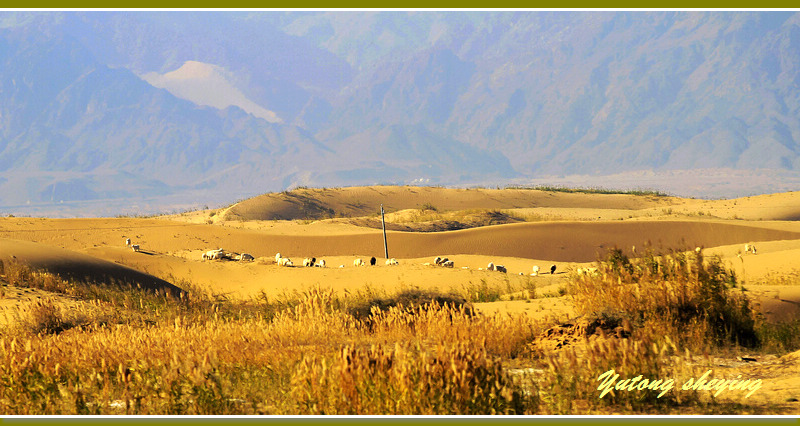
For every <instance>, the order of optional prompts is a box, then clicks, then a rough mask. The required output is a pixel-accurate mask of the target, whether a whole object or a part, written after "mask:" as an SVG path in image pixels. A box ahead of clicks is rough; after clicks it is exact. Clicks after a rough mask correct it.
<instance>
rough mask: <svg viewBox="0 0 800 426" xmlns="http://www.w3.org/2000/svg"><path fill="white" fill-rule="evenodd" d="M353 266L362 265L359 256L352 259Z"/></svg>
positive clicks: (362, 262)
mask: <svg viewBox="0 0 800 426" xmlns="http://www.w3.org/2000/svg"><path fill="white" fill-rule="evenodd" d="M353 266H364V261H363V260H362V259H361V258H360V257H359V258H358V259H356V260H354V261H353Z"/></svg>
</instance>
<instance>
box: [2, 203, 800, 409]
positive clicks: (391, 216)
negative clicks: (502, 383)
mask: <svg viewBox="0 0 800 426" xmlns="http://www.w3.org/2000/svg"><path fill="white" fill-rule="evenodd" d="M380 204H384V208H385V209H386V211H387V219H388V220H389V221H391V222H393V223H401V222H403V221H404V220H405V221H407V222H413V221H414V220H415V219H414V217H419V215H417V216H414V215H413V214H412V213H413V211H419V209H421V208H428V209H430V208H431V207H433V208H434V209H435V212H437V213H439V214H444V213H445V212H458V211H463V210H475V209H489V210H503V211H505V212H511V213H514V214H516V215H518V217H521V218H523V219H524V218H525V217H528V218H529V219H530V221H519V222H517V223H506V224H499V225H492V226H481V227H473V228H471V229H460V230H454V231H443V232H398V231H390V232H388V234H387V242H388V248H389V257H391V258H396V259H397V260H398V261H399V265H397V266H387V265H385V264H384V261H385V260H386V259H385V256H384V247H383V236H382V233H381V231H380V229H375V228H370V227H361V226H356V225H354V224H353V223H351V222H348V220H349V219H350V218H354V217H359V216H367V217H370V218H373V219H375V218H379V215H378V214H377V213H378V212H379V208H380V207H379V206H380ZM456 214H457V213H456ZM798 219H800V193H799V192H792V193H782V194H769V195H762V196H754V197H746V198H740V199H734V200H696V199H682V198H678V197H658V196H653V195H641V196H636V195H627V194H587V193H562V192H545V191H533V190H495V189H469V190H468V189H447V188H414V187H362V188H342V189H331V190H322V189H302V190H298V191H296V192H293V193H280V194H267V195H264V196H261V197H256V198H253V199H250V200H245V201H243V202H241V203H238V204H235V205H233V206H230V207H227V208H223V209H215V210H207V211H199V212H190V213H185V214H182V215H171V216H163V217H150V218H131V217H122V218H96V219H46V218H25V217H23V218H17V217H7V218H0V259H3V260H8V259H12V258H14V259H16V261H19V262H22V263H28V264H30V265H32V266H34V267H36V268H40V269H44V270H48V271H51V272H55V273H59V274H65V275H69V276H71V277H73V278H78V279H82V278H83V279H87V280H89V281H103V280H108V279H112V278H113V279H114V280H121V281H126V280H127V281H131V282H139V283H142V285H146V286H148V287H158V288H170V289H172V288H173V287H172V285H173V284H176V285H178V286H180V283H181V282H191V283H194V284H195V285H197V286H200V287H203V288H206V289H208V290H210V291H211V292H214V293H218V294H225V295H227V296H228V297H234V298H242V299H247V298H252V297H258V296H263V295H266V296H267V297H281V295H284V294H291V293H293V292H298V291H302V290H304V289H308V288H311V287H313V286H322V287H326V288H332V289H334V290H336V291H349V292H358V291H364V290H365V289H370V290H371V291H374V292H377V293H381V292H383V293H387V294H390V293H393V292H395V291H397V290H401V289H409V288H423V289H437V290H439V291H444V292H446V291H450V290H460V289H466V288H471V287H473V286H475V285H477V284H480V283H482V282H486V283H488V284H489V285H491V286H503V285H505V286H507V287H508V288H509V289H520V288H531V287H535V289H536V290H535V296H536V297H532V296H533V295H531V294H527V295H520V294H508V295H506V296H505V297H504V298H503V300H500V301H497V302H492V303H480V304H478V305H477V308H478V310H480V311H483V312H487V313H494V312H500V313H508V314H518V313H525V314H529V315H534V316H537V317H545V316H552V317H570V316H571V315H572V311H571V305H570V300H569V297H568V296H561V295H560V293H559V291H560V290H563V286H564V285H565V283H566V280H567V277H568V276H569V273H570V272H572V271H574V270H575V269H576V268H578V267H584V266H589V265H590V264H591V263H592V262H594V261H595V260H596V259H597V257H598V255H599V254H600V253H602V252H603V251H604V250H605V249H608V248H612V247H618V248H620V249H622V250H623V251H624V252H626V253H627V254H629V255H632V256H636V255H637V253H642V251H643V250H645V249H647V248H648V247H650V248H653V249H654V250H659V249H679V250H693V249H694V248H695V247H702V248H703V249H704V250H705V253H706V255H711V256H719V257H720V258H721V259H722V260H723V261H724V262H725V263H726V264H727V265H729V266H730V268H732V269H733V270H734V271H735V272H736V274H737V276H738V278H739V280H740V281H741V282H743V284H744V286H745V287H746V288H747V291H748V292H749V294H750V295H751V297H752V298H753V300H754V302H755V303H756V305H757V306H758V308H759V310H760V312H761V313H762V314H763V315H765V317H766V318H768V319H769V320H770V321H791V320H795V319H798V318H800V263H798V261H797V259H800V222H798V221H797V220H798ZM412 225H414V224H413V223H412ZM126 238H130V239H131V240H132V242H133V243H134V244H139V245H140V246H141V251H140V252H133V251H132V250H131V249H130V248H127V247H126V246H125V243H124V241H125V239H126ZM746 243H747V244H754V245H755V246H756V247H757V249H758V251H757V254H752V253H745V252H744V244H746ZM217 248H224V249H225V250H227V251H230V252H235V253H249V254H251V255H253V256H254V257H255V260H254V261H252V262H237V261H224V260H217V261H206V260H202V259H201V254H202V253H204V252H205V251H207V250H212V249H217ZM276 253H281V254H282V255H283V256H285V257H289V258H291V259H292V260H293V261H294V264H295V265H301V264H302V260H303V258H305V257H315V258H317V259H325V261H326V263H327V268H302V267H293V268H287V267H280V266H278V265H276V264H275V259H274V257H275V254H276ZM373 256H374V257H376V258H377V265H376V266H373V267H354V266H353V260H354V259H357V258H361V259H364V260H365V261H368V260H369V259H370V257H373ZM435 256H446V257H448V258H450V259H452V260H453V261H454V262H455V267H454V268H452V269H450V268H442V267H436V266H431V265H429V263H431V262H433V258H434V257H435ZM489 262H494V263H495V264H502V265H505V266H506V267H507V268H508V273H507V274H503V273H499V272H492V271H487V270H485V268H486V266H487V264H488V263H489ZM340 265H341V267H340ZM534 265H536V266H539V268H540V269H541V274H540V275H539V276H531V272H532V268H533V266H534ZM551 265H556V273H555V274H550V273H549V270H550V266H551ZM515 291H516V290H515ZM31 292H33V290H31ZM6 294H7V297H5V298H4V299H3V301H2V304H0V306H1V307H2V309H3V310H5V311H9V310H12V311H13V310H14V309H17V308H20V307H23V306H24V305H25V304H26V303H31V301H32V300H35V299H36V298H40V297H41V296H42V295H41V294H37V293H26V292H20V291H16V290H15V291H11V292H6ZM514 299H517V300H514ZM773 361H774V363H777V362H778V361H775V360H773ZM770 362H772V361H770ZM780 362H782V363H783V364H780V365H784V366H785V364H786V363H789V364H790V365H791V366H792V367H791V368H789V367H786V369H785V371H786V372H787V374H789V372H793V371H794V372H796V370H797V367H798V365H800V359H798V357H794V358H787V359H781V360H780ZM774 363H773V364H774ZM773 364H769V363H767V364H764V365H759V366H757V367H758V368H763V369H768V370H769V371H770V374H772V375H774V376H776V377H779V378H780V380H778V379H776V380H774V381H770V382H769V383H770V384H768V385H767V386H777V387H780V392H777V391H776V393H774V395H776V396H775V398H777V399H780V398H785V395H787V394H790V393H792V392H794V394H795V395H797V394H800V379H796V378H794V379H791V378H788V377H787V376H786V374H781V373H780V372H776V371H778V370H776V368H772V367H770V365H773ZM776 365H777V364H776ZM753 368H756V367H753ZM770 368H772V369H770ZM792 374H794V373H792ZM764 395H770V393H769V392H761V393H760V398H767V401H766V402H765V403H770V402H775V401H771V400H770V399H769V398H770V397H769V396H764ZM778 402H781V403H782V402H783V401H778Z"/></svg>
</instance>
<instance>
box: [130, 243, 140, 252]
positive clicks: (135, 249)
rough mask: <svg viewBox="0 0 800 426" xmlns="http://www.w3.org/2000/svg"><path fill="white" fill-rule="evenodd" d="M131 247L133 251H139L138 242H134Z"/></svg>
mask: <svg viewBox="0 0 800 426" xmlns="http://www.w3.org/2000/svg"><path fill="white" fill-rule="evenodd" d="M131 248H132V249H133V251H135V252H138V251H139V244H134V245H132V246H131Z"/></svg>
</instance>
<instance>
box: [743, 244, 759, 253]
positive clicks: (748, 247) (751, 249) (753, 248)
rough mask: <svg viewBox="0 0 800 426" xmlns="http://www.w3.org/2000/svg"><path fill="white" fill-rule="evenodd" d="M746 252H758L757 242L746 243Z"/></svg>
mask: <svg viewBox="0 0 800 426" xmlns="http://www.w3.org/2000/svg"><path fill="white" fill-rule="evenodd" d="M744 252H745V253H753V254H756V246H755V244H745V245H744Z"/></svg>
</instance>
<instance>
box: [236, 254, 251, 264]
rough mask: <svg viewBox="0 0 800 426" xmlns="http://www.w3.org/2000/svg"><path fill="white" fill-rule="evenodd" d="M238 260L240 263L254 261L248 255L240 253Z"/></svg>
mask: <svg viewBox="0 0 800 426" xmlns="http://www.w3.org/2000/svg"><path fill="white" fill-rule="evenodd" d="M238 259H239V261H240V262H245V261H252V260H255V257H253V255H252V254H250V253H242V254H240V255H239V256H238Z"/></svg>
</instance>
